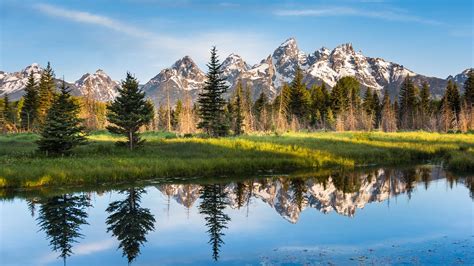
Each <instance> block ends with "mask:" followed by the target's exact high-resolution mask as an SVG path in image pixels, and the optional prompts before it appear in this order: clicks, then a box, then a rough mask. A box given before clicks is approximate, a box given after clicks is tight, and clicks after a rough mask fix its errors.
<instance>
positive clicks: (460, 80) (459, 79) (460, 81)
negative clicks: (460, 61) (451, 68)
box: [446, 68, 474, 84]
mask: <svg viewBox="0 0 474 266" xmlns="http://www.w3.org/2000/svg"><path fill="white" fill-rule="evenodd" d="M470 71H474V68H466V69H465V70H464V71H463V72H461V73H459V74H457V75H456V76H454V77H453V76H452V75H449V76H448V77H447V78H446V79H447V80H453V81H454V82H456V83H458V84H464V82H465V81H466V80H467V77H468V74H469V72H470Z"/></svg>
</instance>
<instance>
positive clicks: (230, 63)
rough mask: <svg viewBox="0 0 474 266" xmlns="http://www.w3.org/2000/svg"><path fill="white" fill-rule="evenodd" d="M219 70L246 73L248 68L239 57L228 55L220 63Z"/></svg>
mask: <svg viewBox="0 0 474 266" xmlns="http://www.w3.org/2000/svg"><path fill="white" fill-rule="evenodd" d="M221 68H222V69H223V70H224V71H225V70H227V69H237V70H241V71H247V70H249V69H250V66H249V65H248V64H247V63H246V62H245V61H244V59H242V57H241V56H240V55H236V54H230V55H229V56H227V57H226V58H225V59H224V61H222V65H221Z"/></svg>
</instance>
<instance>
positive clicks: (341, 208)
mask: <svg viewBox="0 0 474 266" xmlns="http://www.w3.org/2000/svg"><path fill="white" fill-rule="evenodd" d="M438 179H446V181H447V183H448V184H449V186H450V187H451V188H452V187H453V185H454V184H456V183H460V184H463V185H465V186H467V187H468V188H469V190H470V196H471V198H472V197H473V195H474V193H473V178H472V176H468V177H465V178H460V177H457V176H455V175H453V174H450V173H446V172H444V171H443V170H442V169H440V168H431V167H421V168H408V169H376V170H369V171H360V172H337V173H333V174H330V175H321V176H318V175H300V176H299V177H292V178H289V177H268V178H256V179H247V180H239V181H236V182H231V181H229V182H222V183H207V184H203V185H201V184H158V185H156V184H155V185H154V186H153V187H152V186H146V185H145V186H140V187H130V188H127V189H123V190H120V191H119V194H120V196H121V197H123V198H122V199H121V200H115V201H113V202H111V203H109V204H108V207H107V208H106V209H105V212H106V213H107V217H106V220H105V224H106V230H107V233H111V234H112V236H113V237H115V238H116V239H117V240H118V248H119V249H121V250H122V256H123V257H126V258H127V261H128V263H131V262H133V261H134V260H136V259H137V258H138V257H139V255H140V250H141V248H142V247H143V246H145V245H146V243H147V235H148V234H149V233H150V232H152V231H154V230H155V223H156V220H155V215H154V214H153V213H152V211H151V210H150V209H149V208H144V207H142V206H141V204H142V203H141V199H142V196H143V195H145V194H146V193H147V192H150V190H151V189H152V188H154V187H156V188H157V189H158V190H159V191H160V192H161V193H162V194H163V195H164V196H166V198H167V199H168V201H167V203H168V204H167V205H168V206H167V208H168V215H169V208H170V201H171V199H173V200H174V201H176V202H177V203H178V204H180V205H182V206H184V207H185V208H186V210H187V212H188V217H189V211H190V210H191V209H192V208H193V207H194V206H195V207H197V210H198V212H199V215H200V216H201V219H202V221H203V224H205V227H206V229H207V235H208V244H209V245H210V247H211V254H212V259H213V260H215V261H217V260H218V259H219V258H220V251H221V249H222V247H223V246H224V245H225V241H224V238H225V232H226V231H227V230H228V227H231V226H232V221H231V218H230V216H229V215H228V212H229V211H230V210H236V209H241V208H246V209H247V211H246V212H245V213H246V215H248V213H249V208H250V206H251V205H252V202H259V203H263V204H264V205H267V206H269V207H270V208H272V209H274V210H275V211H276V212H277V213H278V214H279V215H280V216H281V217H282V218H283V219H285V220H287V221H288V222H290V223H291V224H297V223H298V221H299V219H300V216H301V213H302V212H304V211H307V210H311V209H314V210H317V211H319V212H321V213H324V214H327V213H330V212H336V213H337V214H340V215H343V216H348V217H354V216H355V215H356V211H357V210H358V209H361V208H364V207H365V206H366V205H367V204H369V203H371V202H382V201H387V202H388V203H390V199H391V198H395V197H397V196H399V195H401V194H406V195H407V197H408V198H409V199H410V198H411V197H412V195H413V193H415V192H416V189H417V187H418V188H419V186H418V184H421V185H422V186H421V187H423V188H424V189H428V188H429V187H430V183H431V182H432V181H434V180H438ZM96 193H97V194H99V193H103V192H96ZM153 195H154V196H155V194H153ZM17 196H19V197H25V195H23V194H18V195H17ZM9 197H12V195H9ZM26 198H27V207H28V211H29V212H31V216H34V215H35V212H38V218H37V221H38V226H39V228H40V230H41V231H44V232H45V233H46V235H47V239H48V240H49V244H50V246H51V249H52V250H53V251H54V252H57V253H58V254H59V257H60V258H62V259H63V260H64V263H65V262H66V258H67V257H69V256H71V254H73V244H74V243H76V242H78V239H79V238H81V237H83V235H82V234H81V233H80V231H81V226H83V225H86V224H88V223H87V218H88V213H87V210H88V208H91V207H92V205H91V200H90V194H84V193H78V194H63V195H59V196H58V195H55V196H52V197H38V196H35V197H31V196H28V195H26ZM172 219H173V218H172ZM172 219H171V220H172ZM157 233H158V234H159V233H160V232H157Z"/></svg>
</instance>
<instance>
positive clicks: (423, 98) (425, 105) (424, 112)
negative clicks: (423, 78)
mask: <svg viewBox="0 0 474 266" xmlns="http://www.w3.org/2000/svg"><path fill="white" fill-rule="evenodd" d="M430 106H431V100H430V87H429V85H428V82H423V84H422V86H421V92H420V105H419V108H420V116H421V123H422V127H423V128H425V127H426V126H427V124H428V118H429V115H430Z"/></svg>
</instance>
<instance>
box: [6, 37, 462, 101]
mask: <svg viewBox="0 0 474 266" xmlns="http://www.w3.org/2000/svg"><path fill="white" fill-rule="evenodd" d="M298 66H299V67H300V68H301V69H302V71H303V74H304V80H305V82H307V84H308V85H309V86H311V85H313V84H317V85H319V84H321V83H323V82H324V83H325V84H326V85H328V87H333V86H334V85H335V84H336V82H337V80H338V79H340V78H341V77H344V76H355V77H356V78H357V79H358V80H359V82H360V83H361V86H362V87H365V88H366V87H370V88H372V89H375V90H376V91H377V92H378V93H379V95H381V94H382V90H383V89H385V88H386V89H388V91H389V93H390V95H391V96H392V97H394V96H396V95H398V92H399V87H400V85H401V83H402V82H403V79H404V78H405V77H406V76H407V75H409V76H410V77H412V79H413V80H414V82H415V84H417V85H418V86H421V83H422V82H424V81H426V82H428V83H429V85H430V89H431V93H432V94H433V95H435V97H440V96H441V95H442V94H443V92H444V89H445V87H446V84H447V81H448V80H449V79H452V80H454V81H455V82H456V83H458V85H459V86H461V87H462V84H463V83H464V81H465V80H466V78H467V73H468V71H469V69H470V68H468V69H466V70H464V71H463V72H462V73H459V74H456V75H454V76H449V77H447V78H437V77H428V76H424V75H421V74H418V73H416V72H414V71H412V70H410V69H408V68H406V67H404V66H403V65H401V64H397V63H393V62H389V61H387V60H384V59H382V58H373V57H367V56H364V55H363V54H362V52H360V51H355V50H354V48H353V47H352V44H350V43H346V44H342V45H339V46H337V47H336V48H334V49H332V50H330V49H328V48H325V47H323V48H320V49H319V50H316V51H315V52H312V53H309V54H305V53H304V52H302V51H301V50H300V49H299V48H298V45H297V43H296V40H295V39H294V38H290V39H288V40H286V41H285V42H283V43H282V44H281V45H280V46H279V47H278V48H276V49H275V50H274V51H273V53H272V54H270V55H268V56H267V57H266V58H265V59H263V60H262V61H260V63H258V64H255V65H253V66H252V65H249V64H248V63H246V62H245V60H244V59H243V58H242V57H241V56H239V55H236V54H231V55H229V56H228V57H226V58H225V59H224V60H223V61H222V66H221V69H222V71H223V76H224V77H225V78H226V81H227V84H228V85H229V90H228V91H227V93H226V95H225V96H226V97H229V96H231V95H232V93H233V92H234V90H235V87H236V85H237V83H238V81H241V82H242V84H243V85H245V86H250V88H251V94H252V98H253V99H256V98H257V97H258V96H259V95H260V93H261V92H264V93H265V94H267V96H268V97H269V98H270V99H273V98H274V97H276V95H277V94H278V93H279V91H280V89H281V86H282V85H283V84H284V83H289V82H291V80H292V79H293V78H294V75H295V71H296V68H297V67H298ZM41 71H42V68H41V67H40V66H39V65H38V64H32V65H30V66H28V67H26V68H25V69H23V70H21V71H18V72H13V73H6V72H2V71H0V96H3V95H4V94H8V95H9V96H10V98H11V99H13V100H17V99H19V98H20V97H21V96H22V95H23V94H24V87H25V84H26V81H27V79H28V75H29V73H30V72H33V73H34V76H35V78H36V79H37V80H39V77H40V73H41ZM205 80H206V75H205V72H204V71H203V70H201V69H200V68H199V67H198V66H197V64H196V63H195V62H194V61H193V60H192V58H191V57H190V56H184V57H183V58H181V59H179V60H178V61H176V62H175V63H174V64H173V65H172V66H171V67H169V68H165V69H163V70H161V71H160V72H159V73H158V74H157V75H156V76H155V77H153V78H152V79H150V80H149V81H148V82H146V83H145V84H143V85H142V89H143V90H144V91H145V92H146V94H147V95H148V97H150V98H151V99H153V100H154V101H155V103H158V104H162V103H164V102H165V101H166V100H167V99H168V96H169V98H170V100H171V102H172V104H174V103H175V102H176V100H177V99H179V98H183V97H184V96H185V95H189V96H191V97H192V99H194V100H195V99H196V98H197V96H198V93H199V90H200V89H201V88H202V87H203V85H204V82H205ZM57 83H58V84H59V83H60V82H59V80H57ZM67 85H68V86H69V87H70V88H71V91H72V94H74V95H86V94H89V95H92V96H93V97H94V98H95V99H97V100H99V101H110V100H113V99H114V97H115V96H116V95H117V87H118V86H119V82H117V81H113V80H112V79H111V78H110V77H109V76H108V75H107V74H106V73H105V72H104V71H103V70H100V69H99V70H97V71H96V72H95V73H92V74H90V73H86V74H84V75H83V76H82V77H81V78H80V79H78V80H77V81H75V82H68V84H67Z"/></svg>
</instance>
